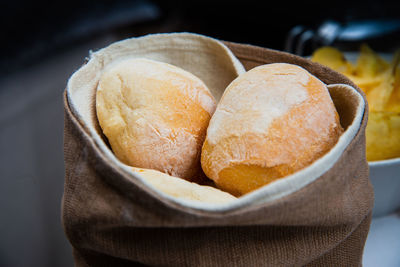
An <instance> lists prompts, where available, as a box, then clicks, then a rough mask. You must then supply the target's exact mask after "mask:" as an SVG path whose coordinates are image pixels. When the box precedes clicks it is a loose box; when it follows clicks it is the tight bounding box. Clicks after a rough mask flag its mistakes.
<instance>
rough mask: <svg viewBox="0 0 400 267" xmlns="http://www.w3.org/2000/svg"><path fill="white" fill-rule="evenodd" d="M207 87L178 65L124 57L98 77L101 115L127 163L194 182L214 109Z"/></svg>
mask: <svg viewBox="0 0 400 267" xmlns="http://www.w3.org/2000/svg"><path fill="white" fill-rule="evenodd" d="M215 105H216V104H215V100H214V98H213V96H212V95H211V93H210V91H209V90H208V88H207V86H206V85H205V84H204V83H203V82H202V81H201V80H200V79H199V78H197V77H196V76H194V75H193V74H191V73H189V72H187V71H185V70H183V69H181V68H178V67H176V66H173V65H170V64H167V63H163V62H158V61H154V60H149V59H140V58H139V59H138V58H135V59H134V58H131V59H124V60H120V61H118V62H116V63H113V64H111V65H110V66H108V67H107V69H105V70H104V72H103V73H102V75H101V77H100V81H99V84H98V87H97V94H96V110H97V117H98V120H99V123H100V126H101V128H102V130H103V133H104V134H105V136H106V137H107V139H108V141H109V143H110V145H111V148H112V150H113V152H114V154H115V155H116V156H117V157H118V158H119V159H120V160H121V161H122V162H124V163H125V164H128V165H130V166H134V167H140V168H147V169H155V170H158V171H161V172H164V173H167V174H169V175H172V176H176V177H180V178H184V179H187V180H190V181H196V179H197V177H198V173H199V171H201V168H200V153H201V147H202V144H203V141H204V138H205V134H206V129H207V126H208V123H209V120H210V118H211V115H212V114H213V112H214V110H215Z"/></svg>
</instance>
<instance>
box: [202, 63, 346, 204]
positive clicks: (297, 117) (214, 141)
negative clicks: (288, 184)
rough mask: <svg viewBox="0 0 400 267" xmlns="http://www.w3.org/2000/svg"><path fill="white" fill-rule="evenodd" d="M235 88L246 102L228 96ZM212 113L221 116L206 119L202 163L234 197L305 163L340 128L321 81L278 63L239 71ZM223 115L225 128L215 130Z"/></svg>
mask: <svg viewBox="0 0 400 267" xmlns="http://www.w3.org/2000/svg"><path fill="white" fill-rule="evenodd" d="M274 83H275V84H274ZM243 85H245V86H243ZM246 86H247V87H246ZM286 87H290V88H286ZM238 88H239V90H241V94H242V95H243V96H242V101H243V102H244V104H243V103H242V106H241V107H239V109H237V108H236V109H235V107H232V105H235V104H234V103H235V102H234V101H232V100H234V99H235V96H234V95H233V94H236V90H237V89H238ZM246 90H247V94H246V92H243V91H246ZM271 90H275V91H274V92H272V93H270V92H268V91H271ZM299 90H300V91H303V93H299V92H298V91H299ZM277 92H278V93H277ZM279 92H282V93H279ZM296 94H298V96H295V95H296ZM294 96H295V97H294ZM271 97H273V98H274V100H273V102H269V103H268V101H266V99H267V98H271ZM291 97H292V99H291ZM263 103H265V105H270V106H269V107H265V106H263ZM274 105H275V106H276V107H275V106H274ZM225 110H231V112H226V111H225ZM221 111H222V112H221ZM241 112H242V113H241ZM243 113H245V114H247V115H246V116H244V115H243ZM238 114H240V115H238ZM214 116H220V118H219V119H217V120H214V117H213V119H212V120H211V122H210V126H209V128H211V131H210V130H209V131H208V132H207V137H206V141H205V143H204V145H203V150H202V159H201V161H202V167H203V170H204V172H205V173H206V175H207V176H208V177H209V178H211V179H213V180H214V181H215V183H216V184H217V186H218V187H219V188H221V189H222V190H225V191H227V192H230V193H232V194H233V195H236V196H239V195H242V194H245V193H248V192H250V191H252V190H254V189H257V188H259V187H261V186H263V185H265V184H268V183H270V182H272V181H274V180H276V179H278V178H281V177H284V176H287V175H289V174H292V173H294V172H296V171H297V170H300V169H302V168H304V167H306V166H307V165H309V164H311V163H312V162H313V161H315V160H316V159H318V158H319V157H321V156H322V155H324V154H325V153H326V152H327V151H329V150H330V149H331V148H332V147H333V146H334V144H335V143H336V142H337V140H338V138H339V136H340V135H341V133H342V132H343V129H342V127H341V126H340V123H339V116H338V114H337V112H336V109H335V107H334V105H333V102H332V100H331V98H330V96H329V93H328V90H327V88H326V86H325V84H323V83H322V82H321V81H319V80H318V79H317V78H315V77H314V76H312V75H311V74H309V73H308V72H307V71H306V70H304V69H302V68H300V67H297V66H293V65H289V64H281V63H279V64H269V65H264V66H260V67H258V68H256V69H253V70H251V71H249V72H248V73H246V74H244V75H241V76H239V78H237V79H236V80H235V81H234V82H232V84H231V85H230V86H228V88H227V90H226V92H225V94H224V97H223V99H222V100H221V102H220V104H218V107H217V110H216V112H215V114H214ZM225 118H227V119H228V120H231V122H230V123H229V126H228V127H225V129H224V128H222V129H217V130H215V129H213V128H217V127H219V125H216V124H215V123H216V121H222V120H224V119H225ZM235 119H236V121H235ZM265 121H269V123H265ZM263 123H264V125H263ZM244 127H245V128H244ZM243 128H244V129H243ZM210 140H211V141H210Z"/></svg>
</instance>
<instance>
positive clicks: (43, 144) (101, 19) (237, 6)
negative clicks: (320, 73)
mask: <svg viewBox="0 0 400 267" xmlns="http://www.w3.org/2000/svg"><path fill="white" fill-rule="evenodd" d="M399 11H400V2H399V1H389V0H379V1H378V0H364V1H344V0H337V1H329V2H327V1H306V2H305V1H293V2H288V1H254V0H246V1H215V0H214V1H207V0H203V1H152V0H138V1H135V0H116V1H111V0H98V1H88V0H80V1H78V0H70V1H52V2H47V1H40V0H39V1H27V0H14V1H1V2H0V13H1V16H0V25H1V30H2V34H1V42H0V48H1V51H2V52H1V53H0V149H1V150H0V151H1V152H0V177H1V185H0V209H1V210H2V211H4V212H2V215H1V219H0V266H43V267H46V266H73V261H72V255H71V248H70V245H69V243H68V240H67V239H66V238H65V235H64V232H63V228H62V225H61V198H62V193H63V182H64V165H63V144H62V141H63V104H62V92H63V90H64V89H65V86H66V82H67V79H68V77H69V76H70V75H71V74H72V73H73V72H74V71H75V70H76V69H77V68H79V67H80V66H81V65H82V64H83V62H84V60H85V58H86V57H87V56H88V55H89V51H90V50H93V51H95V50H98V49H100V48H102V47H105V46H107V45H108V44H110V43H112V42H115V41H117V40H121V39H125V38H129V37H135V36H141V35H145V34H149V33H159V32H181V31H189V32H195V33H200V34H204V35H208V36H211V37H214V38H218V39H222V40H228V41H233V42H241V43H249V44H254V45H258V46H263V47H268V48H273V49H278V50H286V51H289V52H292V53H296V54H299V55H303V56H307V55H310V54H311V53H312V51H313V50H314V49H316V48H317V47H319V46H322V45H331V44H334V45H335V46H337V47H340V48H341V49H342V50H344V51H351V50H354V49H355V48H356V49H358V47H359V45H360V44H361V43H363V42H366V41H367V42H368V43H369V44H370V45H371V47H372V48H373V49H374V50H377V51H380V52H392V51H394V49H395V48H396V47H400V46H399V44H400V21H399V19H400V12H399Z"/></svg>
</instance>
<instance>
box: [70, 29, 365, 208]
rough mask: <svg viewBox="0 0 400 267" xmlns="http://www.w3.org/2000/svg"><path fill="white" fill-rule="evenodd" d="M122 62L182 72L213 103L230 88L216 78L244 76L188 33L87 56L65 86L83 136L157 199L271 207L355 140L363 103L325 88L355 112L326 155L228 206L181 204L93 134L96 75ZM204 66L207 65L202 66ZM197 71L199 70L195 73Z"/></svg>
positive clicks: (215, 44) (229, 59)
mask: <svg viewBox="0 0 400 267" xmlns="http://www.w3.org/2000/svg"><path fill="white" fill-rule="evenodd" d="M171 47H172V49H173V50H174V49H175V48H176V47H178V48H179V49H178V50H179V54H180V56H179V57H177V55H179V54H176V53H173V52H172V53H171V51H170V50H169V49H171ZM174 47H175V48H174ZM186 52H187V53H186ZM126 57H146V58H149V59H154V60H159V61H163V62H166V63H170V64H173V65H176V66H178V67H181V68H183V69H185V70H188V71H190V72H192V73H194V74H195V75H197V76H198V77H199V78H201V79H202V80H203V81H204V82H205V83H206V85H207V86H208V87H209V88H210V90H211V92H212V93H213V94H214V96H216V99H217V100H219V97H220V96H221V94H222V92H223V89H224V88H225V87H226V86H227V85H228V84H229V83H230V81H228V83H227V81H222V82H221V81H217V80H218V79H221V77H223V78H224V79H231V80H233V79H234V78H235V77H236V76H237V75H239V74H241V73H243V72H245V70H244V68H243V66H242V65H241V63H240V62H239V60H238V59H237V58H236V57H235V56H234V55H233V53H232V52H231V51H230V50H229V49H228V48H227V47H226V46H225V45H224V44H223V43H221V42H219V41H218V40H215V39H212V38H209V37H205V36H202V35H197V34H189V33H173V34H155V35H148V36H145V37H140V38H131V39H127V40H124V41H120V42H117V43H114V44H112V45H110V46H109V47H107V48H104V49H102V50H100V51H98V52H95V53H92V54H91V55H90V59H89V61H88V62H87V64H86V65H84V66H83V67H82V68H80V69H79V70H78V71H76V72H75V73H74V74H73V75H72V77H71V78H70V80H69V81H68V85H67V97H68V102H69V105H70V108H71V110H72V112H73V113H74V115H75V116H76V117H77V118H78V120H79V121H80V123H81V124H82V126H83V127H84V128H85V130H86V131H87V133H88V135H89V136H90V137H92V138H93V139H94V141H95V143H96V145H97V146H98V148H99V149H100V151H102V152H103V153H104V155H105V156H106V157H107V158H108V159H109V160H110V161H112V162H113V163H114V164H115V165H116V166H118V167H119V168H120V171H121V172H123V173H125V174H127V175H128V176H130V177H132V179H133V180H134V179H137V180H139V181H141V182H142V183H143V184H145V185H147V186H148V187H149V188H150V189H152V190H154V191H155V192H157V193H158V194H160V195H161V196H162V197H164V198H166V199H168V200H170V201H172V202H174V203H176V204H178V205H182V206H185V207H190V208H194V209H199V210H204V211H209V212H227V211H233V210H235V209H238V208H241V207H244V206H249V205H254V204H259V203H266V202H270V201H274V200H276V199H279V198H281V197H284V196H287V195H289V194H291V193H293V192H295V191H297V190H300V189H301V188H303V187H305V186H306V185H308V184H310V183H312V182H313V181H315V180H316V179H318V177H320V176H321V175H323V174H324V173H325V172H326V171H328V170H329V169H330V168H331V167H332V166H333V165H334V164H335V163H336V162H337V160H338V159H339V158H340V156H341V155H342V153H343V151H344V150H345V149H346V147H347V146H348V145H349V144H350V142H351V140H352V139H353V138H354V136H355V135H356V134H357V132H358V130H359V128H360V124H361V121H362V118H363V114H364V109H365V103H364V100H363V98H362V96H361V95H360V94H359V93H358V92H357V91H356V90H355V89H354V88H353V87H351V86H349V85H345V84H336V85H328V89H329V90H346V91H348V94H349V95H353V96H354V97H355V98H356V99H357V101H356V102H357V103H356V105H357V107H356V113H355V116H354V119H353V121H352V123H351V124H350V125H349V126H348V127H347V129H346V130H345V132H344V133H343V134H342V136H341V137H340V138H339V141H338V142H337V144H336V145H335V146H334V147H333V148H332V149H331V150H330V151H329V152H328V153H327V154H325V155H324V156H323V157H321V158H319V159H318V160H316V161H315V162H313V163H312V164H311V165H309V166H308V167H306V168H304V169H302V170H300V171H298V172H296V173H294V174H292V175H289V176H287V177H286V178H284V179H279V180H277V181H275V182H272V183H270V184H268V185H266V186H264V187H262V188H260V189H258V190H255V191H253V192H251V193H249V194H246V195H244V196H242V197H240V198H238V199H236V200H234V201H232V202H230V203H226V204H208V203H201V202H195V201H187V200H182V199H178V198H175V197H172V196H169V195H167V194H165V193H163V192H161V191H159V190H157V189H156V188H154V187H153V186H152V185H150V184H149V183H148V182H146V179H144V178H143V177H141V176H140V175H139V174H137V173H134V172H133V171H132V169H131V167H130V166H127V165H125V164H123V163H122V162H120V161H119V160H118V159H117V158H116V157H115V156H114V154H113V153H112V151H111V150H110V149H109V147H108V146H107V145H106V144H105V143H104V141H103V139H102V138H101V136H100V134H99V131H100V129H99V127H98V123H97V118H96V114H95V110H94V106H95V105H94V100H95V97H94V94H95V90H96V88H97V83H98V80H99V77H100V75H101V71H102V70H103V69H104V67H105V66H106V65H108V64H110V63H111V62H113V61H116V60H119V59H120V58H126ZM193 62H194V64H193ZM205 64H210V65H209V66H205ZM202 67H203V68H202ZM198 68H201V69H200V70H199V69H198ZM231 76H232V77H231ZM224 84H225V87H223V88H222V91H221V87H222V86H224Z"/></svg>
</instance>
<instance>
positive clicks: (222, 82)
mask: <svg viewBox="0 0 400 267" xmlns="http://www.w3.org/2000/svg"><path fill="white" fill-rule="evenodd" d="M146 38H147V39H146ZM149 40H150V41H149ZM160 44H161V45H160ZM225 44H226V45H227V47H229V48H230V50H231V51H232V52H233V54H234V55H235V56H236V57H237V58H238V59H239V60H240V62H241V63H242V64H243V65H244V67H245V68H246V69H251V68H252V67H255V66H257V65H260V64H266V63H272V62H287V63H292V64H297V65H299V66H302V67H304V68H305V69H307V70H308V71H310V72H311V73H313V74H314V75H316V76H317V77H319V78H320V79H321V80H322V81H323V82H325V83H327V84H329V89H330V93H331V96H332V99H333V100H334V103H335V105H336V108H337V110H338V112H339V115H340V119H341V124H342V126H343V127H344V129H345V133H344V134H343V135H342V137H341V138H340V140H339V141H338V143H337V144H336V145H335V147H334V148H332V150H331V151H330V152H329V153H327V154H326V155H325V156H323V157H322V158H321V159H319V160H317V161H316V162H314V163H313V164H312V165H311V166H309V167H307V168H305V169H304V170H301V171H299V172H298V173H295V174H293V175H291V176H290V177H288V178H285V179H281V180H279V181H277V182H275V183H273V184H270V185H268V186H265V187H263V188H261V189H259V190H256V191H254V192H252V193H250V194H247V195H245V196H243V197H241V198H239V199H237V200H234V201H232V202H231V203H227V204H221V205H212V204H209V203H208V204H205V203H195V202H189V201H185V200H182V199H177V198H174V197H171V196H168V195H166V194H164V193H163V192H161V191H159V190H157V189H156V188H154V187H152V186H151V185H150V184H149V183H147V182H146V180H145V179H144V178H143V177H140V175H137V174H134V173H132V171H131V169H130V168H129V167H128V166H125V165H123V164H122V163H120V162H119V161H118V160H117V159H116V158H115V157H114V156H113V154H112V152H111V150H110V149H109V148H108V146H107V145H106V141H105V139H104V137H103V136H102V135H101V130H100V128H99V126H98V123H97V120H96V116H95V112H94V93H95V89H96V85H97V81H98V78H99V74H100V73H101V71H102V69H103V68H104V67H105V66H106V65H107V64H108V63H110V62H111V61H113V60H118V58H120V57H127V56H136V57H137V56H146V57H149V58H153V59H158V60H161V61H165V62H168V63H172V64H175V65H178V66H180V67H183V68H185V69H187V70H189V71H191V72H193V73H195V74H196V75H197V76H199V77H200V78H202V79H203V81H204V82H205V83H206V84H207V85H208V86H209V87H210V88H211V90H212V92H213V93H214V94H217V98H218V94H219V95H220V94H221V92H222V91H223V89H224V88H225V86H226V85H227V84H228V83H229V82H230V80H232V79H233V78H234V77H235V76H236V75H238V74H240V73H241V72H243V69H242V67H241V65H240V63H239V62H238V61H237V59H236V58H235V57H234V56H233V55H232V53H231V52H230V51H229V50H228V49H227V48H226V47H225V46H224V45H223V44H222V43H220V42H218V41H216V40H214V39H210V38H206V37H203V36H198V35H191V34H167V35H156V36H148V37H144V38H137V39H130V40H127V41H123V42H119V43H116V44H114V45H112V46H110V47H108V48H106V49H103V50H101V51H99V52H96V53H95V54H92V55H91V59H90V60H89V61H88V63H87V64H86V65H84V66H83V67H82V68H81V69H80V70H78V71H77V72H76V73H75V74H74V75H73V76H72V77H71V79H70V81H69V83H68V87H67V90H66V93H65V102H64V105H65V130H64V155H65V166H66V177H65V191H64V197H63V216H62V219H63V225H64V229H65V233H66V235H67V237H68V239H69V240H70V242H71V244H72V246H73V253H74V257H75V262H76V266H136V265H140V264H144V265H153V266H361V258H362V252H363V247H364V243H365V240H366V237H367V233H368V229H369V225H370V221H371V210H372V205H373V190H372V187H371V184H370V182H369V178H368V164H367V161H366V158H365V126H366V122H367V110H368V109H367V108H366V105H365V103H364V100H365V96H364V94H363V93H362V92H361V91H360V90H359V89H358V88H356V87H355V86H354V84H352V83H351V82H350V81H349V80H348V79H346V78H345V77H344V76H342V75H340V74H338V73H336V72H334V71H332V70H330V69H328V68H325V67H323V66H321V65H319V64H316V63H312V62H310V61H308V60H305V59H303V58H300V57H296V56H293V55H290V54H286V53H282V52H278V51H274V50H269V49H265V48H260V47H255V46H250V45H241V44H235V43H229V42H226V43H225ZM173 51H175V52H173ZM196 66H197V67H196ZM199 68H200V69H199ZM213 81H214V82H213ZM354 88H356V89H354Z"/></svg>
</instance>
